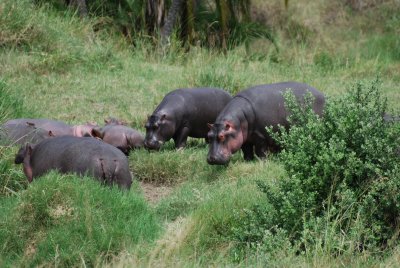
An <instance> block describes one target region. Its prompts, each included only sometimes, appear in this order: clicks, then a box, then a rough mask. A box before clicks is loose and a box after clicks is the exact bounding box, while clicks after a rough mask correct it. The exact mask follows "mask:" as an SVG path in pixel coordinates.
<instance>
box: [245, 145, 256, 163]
mask: <svg viewBox="0 0 400 268" xmlns="http://www.w3.org/2000/svg"><path fill="white" fill-rule="evenodd" d="M242 151H243V158H244V160H246V161H251V160H253V159H254V150H253V144H251V143H244V144H243V145H242Z"/></svg>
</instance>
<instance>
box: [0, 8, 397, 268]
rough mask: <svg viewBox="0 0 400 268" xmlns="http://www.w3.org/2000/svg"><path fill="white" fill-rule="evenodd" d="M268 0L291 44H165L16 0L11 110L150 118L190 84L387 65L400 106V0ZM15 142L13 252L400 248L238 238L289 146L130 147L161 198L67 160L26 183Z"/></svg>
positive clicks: (8, 184) (0, 32)
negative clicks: (243, 242) (276, 150)
mask: <svg viewBox="0 0 400 268" xmlns="http://www.w3.org/2000/svg"><path fill="white" fill-rule="evenodd" d="M264 2H265V1H255V5H256V6H258V8H259V10H264V11H265V14H267V16H266V17H267V19H266V23H267V24H268V25H269V26H270V27H272V28H273V29H274V31H275V36H276V38H277V42H278V47H279V51H277V50H276V49H275V47H274V46H273V45H272V44H271V43H270V42H269V41H267V40H256V41H254V43H252V44H251V45H250V47H249V48H248V49H246V47H244V46H243V47H237V48H235V49H233V50H231V51H229V52H228V53H227V54H226V55H225V54H223V53H220V52H218V51H213V50H208V49H205V48H201V47H191V48H190V50H189V51H187V52H185V51H183V50H182V49H180V47H179V44H177V43H172V47H171V48H170V50H169V51H168V52H167V53H160V52H159V51H157V50H154V48H153V47H152V46H151V44H150V42H148V40H146V39H145V38H144V39H143V40H138V42H137V43H136V46H131V45H130V44H128V43H127V42H126V41H125V40H124V39H123V37H121V36H116V35H114V34H110V33H109V32H108V31H107V30H105V29H103V30H102V29H100V30H98V31H94V30H93V28H96V27H95V25H98V24H99V22H101V18H88V19H84V20H80V19H79V18H77V17H76V16H74V15H73V14H71V13H69V12H62V11H59V10H54V9H52V8H51V7H49V6H43V7H38V6H36V5H34V4H32V3H31V1H27V0H24V1H17V2H15V1H11V0H3V1H1V2H0V79H1V80H0V96H1V100H0V109H1V110H0V122H4V121H5V120H7V119H10V118H15V117H22V116H26V117H45V118H53V119H59V120H63V121H66V122H68V123H80V122H86V121H97V122H98V123H102V121H103V119H104V118H106V117H109V116H114V117H117V118H120V119H123V120H125V121H127V122H128V123H129V124H130V125H131V126H132V127H135V128H137V129H139V130H140V131H142V132H144V122H145V120H146V118H147V115H149V114H151V112H152V111H153V109H154V108H155V106H156V105H157V104H158V103H159V102H160V100H161V99H162V98H163V96H164V95H165V94H166V93H167V92H169V91H171V90H173V89H175V88H179V87H195V86H216V87H222V88H224V89H226V90H227V91H229V92H230V93H232V94H234V93H236V92H238V91H240V90H242V89H244V88H246V87H248V86H252V85H256V84H262V83H273V82H279V81H288V80H294V81H301V82H306V83H308V84H310V85H312V86H314V87H316V88H318V89H320V90H321V91H322V92H324V93H325V94H326V95H328V96H330V97H331V98H336V97H338V96H341V95H342V94H343V93H344V92H345V91H346V89H348V88H350V87H351V85H353V84H355V83H356V82H357V81H359V80H361V81H363V80H365V81H371V80H374V79H376V77H379V78H380V79H381V81H382V83H381V86H380V87H381V90H382V94H383V95H384V96H386V97H387V98H388V106H389V109H390V110H392V111H393V112H394V113H399V111H400V89H399V82H400V50H399V49H400V40H399V37H398V36H399V34H400V33H399V29H400V18H399V16H398V14H399V12H400V7H399V4H398V2H396V1H383V2H382V4H381V5H371V6H370V7H368V8H365V9H363V10H361V11H357V10H353V9H352V8H351V7H350V6H348V5H346V4H345V3H344V2H345V1H319V2H316V3H308V2H309V1H296V3H295V2H291V1H289V2H290V3H289V9H288V10H286V9H285V8H284V6H283V4H282V2H283V1H270V2H268V3H264ZM367 2H368V1H367ZM370 2H374V1H370ZM16 150H17V148H4V147H2V148H0V157H1V159H0V176H1V177H0V180H1V182H0V186H1V187H2V189H0V196H1V197H0V198H1V200H0V203H1V207H0V213H1V214H2V215H6V216H5V217H2V219H1V222H0V241H2V242H1V251H0V254H1V255H0V266H3V265H4V266H6V265H10V266H18V265H45V266H56V265H62V266H71V265H72V266H80V265H82V266H83V265H85V264H88V265H110V266H113V267H114V266H123V267H126V266H132V265H135V266H146V265H151V266H164V267H168V266H172V265H177V266H205V265H215V266H222V265H229V266H236V265H237V266H263V267H264V266H265V265H270V266H290V265H295V266H304V267H309V266H318V267H320V266H335V267H336V266H342V265H344V266H349V265H350V266H375V265H379V264H381V263H384V265H387V266H395V265H396V264H397V262H396V261H398V259H399V248H398V247H396V245H394V246H393V247H392V248H390V249H387V250H386V251H384V252H383V253H382V252H380V253H376V252H370V251H368V250H365V251H357V252H354V251H348V252H347V253H346V254H342V255H338V256H336V255H335V252H334V251H332V250H330V249H329V248H327V247H325V245H321V244H320V243H319V242H318V241H317V242H315V243H314V244H311V246H310V244H307V245H308V246H310V248H307V249H306V250H305V251H302V252H304V253H301V254H297V253H298V251H296V250H287V251H285V250H281V251H279V250H277V251H273V250H271V249H273V248H274V247H276V248H279V247H283V248H285V247H284V245H285V243H287V242H288V240H287V237H286V236H285V234H283V233H282V234H281V238H282V239H281V240H276V241H275V242H276V244H271V245H269V246H270V248H266V249H265V250H264V251H260V252H257V253H256V254H253V253H250V252H248V255H246V252H244V253H243V252H238V251H235V250H234V249H235V247H236V245H235V243H236V242H237V240H234V239H233V238H232V233H234V231H235V230H238V229H239V228H240V226H241V225H242V224H243V223H244V221H245V215H247V214H246V211H249V210H250V209H251V208H252V207H253V206H254V205H256V204H259V205H263V204H264V203H263V202H265V200H264V199H263V193H262V191H260V189H259V188H258V187H257V184H256V181H260V180H261V181H263V182H269V183H272V184H273V183H274V182H277V181H281V180H283V179H284V178H287V176H288V175H287V173H286V172H285V170H284V166H283V164H282V162H281V161H280V160H279V158H278V157H277V156H273V157H271V158H269V159H267V160H265V161H259V160H256V161H253V162H249V163H247V162H244V160H243V158H242V157H241V155H240V154H239V153H238V154H236V155H235V156H234V158H233V160H232V161H231V164H230V165H229V167H216V166H209V165H208V164H207V163H206V160H205V158H206V153H207V145H206V144H205V143H204V142H203V141H196V140H190V141H189V147H188V148H186V149H184V150H180V151H176V150H174V149H173V145H172V143H168V144H166V146H165V148H163V149H162V150H161V151H160V152H151V153H149V152H147V151H145V150H137V151H134V152H133V153H132V154H131V155H130V157H129V161H130V167H131V171H132V172H133V174H134V176H135V177H136V179H137V180H138V181H139V182H145V183H148V184H150V185H154V187H157V186H160V185H161V186H166V187H169V189H170V193H169V194H167V195H165V196H163V197H162V198H161V199H157V200H154V202H152V203H151V205H150V204H149V203H147V202H146V201H145V199H144V198H145V197H144V196H143V193H142V190H141V188H140V184H139V183H136V184H135V187H133V189H132V190H131V192H130V193H128V194H126V195H123V194H121V193H119V192H118V191H114V190H109V189H104V188H102V187H100V186H99V185H97V183H96V182H92V181H90V180H89V179H86V180H85V182H84V183H81V181H79V179H78V178H75V177H74V176H69V175H68V176H61V175H58V174H56V173H51V174H50V175H48V176H46V177H45V178H43V179H40V180H38V181H35V182H34V183H33V184H31V185H27V183H26V181H25V180H24V176H23V174H22V170H21V167H20V166H15V165H14V164H13V154H14V153H15V151H16ZM265 206H266V205H265ZM57 213H61V214H57ZM115 219H117V220H115ZM255 228H256V227H255ZM329 230H330V229H329V228H328V227H327V228H326V229H325V230H322V231H321V230H319V233H318V234H321V233H324V231H325V232H328V231H329ZM315 232H316V233H317V230H315ZM316 237H318V236H317V235H316ZM289 240H290V239H289ZM346 241H347V240H346ZM289 242H290V241H289ZM77 245H79V247H77ZM287 248H289V247H287ZM301 250H304V249H301ZM271 252H272V253H271ZM240 254H244V256H242V255H240ZM239 255H240V256H239Z"/></svg>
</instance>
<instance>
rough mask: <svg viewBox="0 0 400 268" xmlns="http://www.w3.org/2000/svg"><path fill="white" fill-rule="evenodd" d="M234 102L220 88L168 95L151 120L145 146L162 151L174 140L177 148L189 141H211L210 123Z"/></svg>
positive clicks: (181, 90)
mask: <svg viewBox="0 0 400 268" xmlns="http://www.w3.org/2000/svg"><path fill="white" fill-rule="evenodd" d="M231 99H232V97H231V96H230V95H229V94H228V93H227V92H226V91H224V90H222V89H217V88H183V89H177V90H174V91H172V92H170V93H168V94H167V95H166V96H165V97H164V99H163V100H162V101H161V103H160V104H159V105H158V106H157V108H156V109H155V110H154V112H153V114H152V115H151V116H150V117H149V118H148V120H147V123H146V125H145V128H146V137H145V141H144V146H145V147H146V148H147V149H154V150H158V149H160V147H161V145H162V144H163V143H165V142H166V141H168V140H170V139H171V138H172V139H173V140H174V142H175V147H176V148H182V147H185V145H186V140H187V138H188V137H193V138H207V132H208V127H207V123H209V122H214V120H215V118H216V117H217V115H218V114H219V112H220V111H221V110H222V109H223V108H224V107H225V105H226V104H227V103H228V102H229V101H230V100H231Z"/></svg>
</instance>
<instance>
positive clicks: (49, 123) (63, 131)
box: [3, 118, 97, 137]
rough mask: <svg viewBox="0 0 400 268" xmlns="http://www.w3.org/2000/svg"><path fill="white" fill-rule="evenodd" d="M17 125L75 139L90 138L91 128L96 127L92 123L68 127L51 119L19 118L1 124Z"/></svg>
mask: <svg viewBox="0 0 400 268" xmlns="http://www.w3.org/2000/svg"><path fill="white" fill-rule="evenodd" d="M19 124H23V125H24V124H33V125H35V127H37V128H42V129H44V130H47V131H51V132H52V133H53V134H54V136H66V135H69V136H75V137H85V136H90V135H91V131H92V129H93V127H95V126H97V125H96V124H93V123H86V124H84V125H69V124H67V123H64V122H61V121H57V120H51V119H43V118H38V119H35V118H20V119H12V120H9V121H7V122H5V123H4V124H3V126H7V125H19Z"/></svg>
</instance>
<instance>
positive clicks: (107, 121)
mask: <svg viewBox="0 0 400 268" xmlns="http://www.w3.org/2000/svg"><path fill="white" fill-rule="evenodd" d="M104 123H105V124H106V126H109V125H123V126H126V125H128V124H127V123H126V122H125V121H123V120H120V119H117V118H115V117H109V118H106V119H104Z"/></svg>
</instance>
